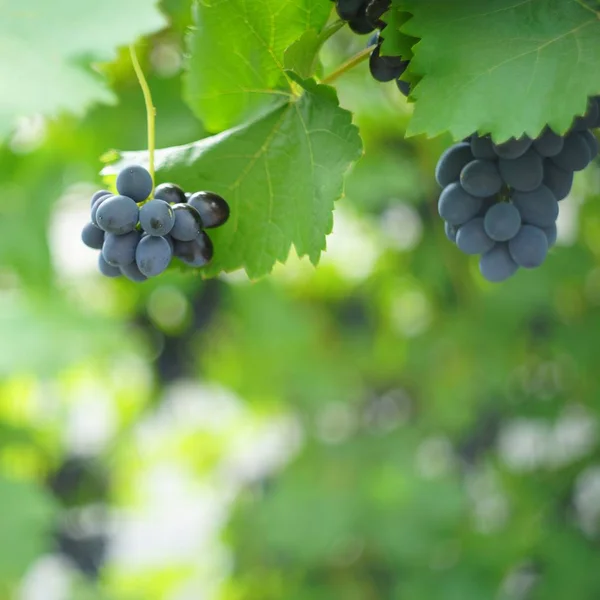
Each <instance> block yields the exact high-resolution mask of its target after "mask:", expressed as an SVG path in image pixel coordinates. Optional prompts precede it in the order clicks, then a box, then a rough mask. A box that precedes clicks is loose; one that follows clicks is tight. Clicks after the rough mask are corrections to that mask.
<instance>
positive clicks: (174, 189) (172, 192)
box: [154, 183, 188, 204]
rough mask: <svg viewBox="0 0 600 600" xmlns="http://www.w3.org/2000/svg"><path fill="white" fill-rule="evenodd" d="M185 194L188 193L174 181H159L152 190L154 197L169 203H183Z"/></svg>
mask: <svg viewBox="0 0 600 600" xmlns="http://www.w3.org/2000/svg"><path fill="white" fill-rule="evenodd" d="M187 196H188V194H186V193H185V192H184V191H183V190H182V189H181V188H180V187H179V186H178V185H176V184H174V183H161V184H160V185H158V186H156V189H155V190H154V198H155V199H157V200H164V201H165V202H168V203H169V204H185V203H186V202H187Z"/></svg>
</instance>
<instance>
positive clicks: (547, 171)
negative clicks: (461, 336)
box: [436, 97, 600, 283]
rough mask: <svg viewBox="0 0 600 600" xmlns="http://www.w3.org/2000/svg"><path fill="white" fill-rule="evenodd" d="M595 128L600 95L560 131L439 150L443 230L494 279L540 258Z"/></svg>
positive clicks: (475, 139) (592, 150)
mask: <svg viewBox="0 0 600 600" xmlns="http://www.w3.org/2000/svg"><path fill="white" fill-rule="evenodd" d="M597 127H600V97H593V98H591V99H590V101H589V104H588V109H587V112H586V114H585V115H583V116H581V117H577V118H576V119H575V120H574V123H573V126H572V127H571V129H570V130H569V131H568V132H567V133H566V134H565V135H564V136H561V135H558V134H557V133H555V132H554V131H552V129H550V128H549V127H546V128H545V129H544V131H542V133H541V134H540V135H539V136H538V137H537V138H536V139H531V138H529V137H527V136H523V137H521V138H519V139H510V140H508V141H506V142H504V143H502V144H496V143H494V142H493V141H492V139H491V138H490V136H480V135H478V134H474V135H472V136H470V137H469V138H467V139H466V140H464V141H462V142H460V143H458V144H455V145H454V146H452V147H450V148H448V150H446V151H445V152H444V153H443V154H442V156H441V157H440V160H439V161H438V164H437V168H436V179H437V182H438V183H439V185H440V187H442V188H443V191H442V193H441V195H440V198H439V202H438V212H439V214H440V216H441V217H442V219H444V221H445V232H446V236H447V237H448V239H449V240H450V241H452V242H454V243H455V244H456V245H457V246H458V248H459V249H460V250H462V251H463V252H464V253H466V254H479V255H481V258H480V260H479V269H480V271H481V274H482V275H483V277H484V278H485V279H487V280H488V281H491V282H495V283H498V282H501V281H504V280H505V279H508V278H509V277H511V276H512V275H514V274H515V273H516V272H517V270H518V269H519V268H524V269H535V268H537V267H539V266H541V265H542V264H543V262H544V261H545V259H546V256H547V254H548V250H549V249H550V248H551V247H552V246H553V245H554V243H555V242H556V233H557V232H556V219H557V218H558V213H559V202H560V201H561V200H564V199H565V198H566V197H567V196H568V195H569V192H570V191H571V186H572V185H573V175H574V173H575V172H576V171H581V170H583V169H585V168H586V167H587V166H588V165H589V164H590V163H591V162H592V161H593V160H594V159H595V158H596V157H597V156H598V141H597V139H596V137H595V136H594V134H593V133H592V129H595V128H597Z"/></svg>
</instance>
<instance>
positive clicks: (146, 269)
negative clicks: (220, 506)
mask: <svg viewBox="0 0 600 600" xmlns="http://www.w3.org/2000/svg"><path fill="white" fill-rule="evenodd" d="M152 188H153V182H152V177H151V176H150V173H148V171H146V169H144V168H143V167H140V166H131V167H126V168H125V169H123V170H122V171H121V172H120V173H119V175H118V176H117V192H118V193H117V194H111V193H110V192H109V191H108V190H100V191H99V192H96V193H95V194H94V195H93V196H92V199H91V220H90V222H89V223H87V224H86V225H85V226H84V228H83V231H82V232H81V239H82V241H83V243H84V244H85V245H86V246H88V247H89V248H93V249H95V250H100V251H101V252H100V254H99V256H98V269H99V270H100V272H101V273H102V274H103V275H105V276H106V277H120V276H122V275H123V276H125V277H127V278H128V279H130V280H132V281H137V282H141V281H146V279H148V277H155V276H156V275H160V274H161V273H162V272H164V271H165V270H166V269H167V267H168V266H169V264H170V263H171V260H172V258H173V257H176V258H178V259H179V260H181V261H182V262H183V263H185V264H186V265H188V266H191V267H203V266H205V265H207V264H208V263H209V262H210V261H211V260H212V257H213V245H212V242H211V240H210V238H209V237H208V235H207V234H206V232H205V231H204V230H205V229H211V228H214V227H220V226H221V225H223V224H224V223H225V222H226V221H227V219H228V218H229V205H228V204H227V202H226V201H225V200H224V199H223V198H221V196H218V195H217V194H215V193H213V192H206V191H202V192H196V193H195V194H186V193H185V192H184V191H183V190H182V189H181V188H180V187H179V186H178V185H175V184H174V183H162V184H161V185H159V186H157V187H156V189H155V190H154V194H153V197H152V198H149V199H148V196H149V195H150V194H151V193H152Z"/></svg>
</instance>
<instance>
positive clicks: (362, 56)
mask: <svg viewBox="0 0 600 600" xmlns="http://www.w3.org/2000/svg"><path fill="white" fill-rule="evenodd" d="M372 52H373V47H372V46H370V47H369V48H365V49H364V50H361V51H360V52H359V53H358V54H355V55H354V56H353V57H352V58H350V59H348V60H347V61H346V62H345V63H344V64H342V65H340V66H339V67H338V68H337V69H336V70H335V71H332V72H331V73H329V75H327V76H326V77H324V78H323V79H322V80H321V83H325V84H329V83H333V82H334V81H335V80H336V79H338V78H339V77H341V76H342V75H344V74H345V73H347V72H348V71H351V70H352V69H353V68H354V67H356V66H357V65H359V64H360V63H362V62H364V61H365V60H367V58H369V56H371V53H372Z"/></svg>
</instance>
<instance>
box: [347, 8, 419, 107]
mask: <svg viewBox="0 0 600 600" xmlns="http://www.w3.org/2000/svg"><path fill="white" fill-rule="evenodd" d="M390 6H391V0H335V7H336V10H337V13H338V15H339V17H340V19H343V20H344V21H347V22H348V26H349V27H350V29H352V31H354V32H355V33H359V34H365V33H372V32H374V33H373V35H372V36H371V37H370V38H369V41H368V44H367V46H368V47H371V46H375V47H374V48H373V52H372V53H371V56H370V57H369V70H370V71H371V75H372V76H373V79H375V80H376V81H379V82H382V83H387V82H388V81H395V82H396V85H397V87H398V89H399V90H400V92H402V94H403V95H404V96H408V95H409V93H410V83H408V82H406V81H402V80H401V79H400V77H401V76H402V74H403V73H404V71H406V69H407V68H408V65H409V61H408V60H403V59H402V57H401V56H386V55H383V56H382V54H381V44H382V43H383V37H382V35H381V33H380V31H383V30H384V29H385V27H386V23H385V22H384V21H382V20H381V17H382V16H383V15H384V14H385V13H386V11H387V10H388V9H389V8H390ZM375 30H378V31H375Z"/></svg>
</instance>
